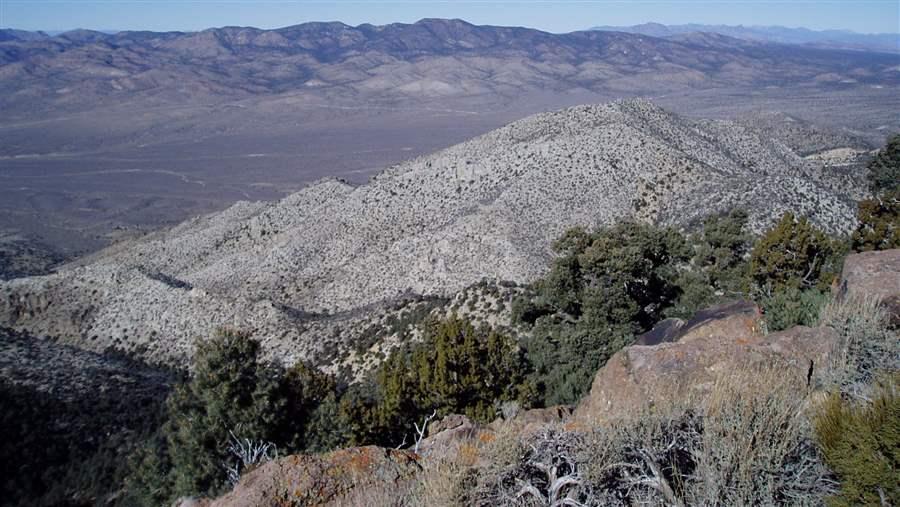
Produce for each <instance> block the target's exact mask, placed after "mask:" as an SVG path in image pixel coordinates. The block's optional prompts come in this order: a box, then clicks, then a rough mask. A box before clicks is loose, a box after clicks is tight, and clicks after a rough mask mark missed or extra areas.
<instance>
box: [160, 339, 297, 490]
mask: <svg viewBox="0 0 900 507" xmlns="http://www.w3.org/2000/svg"><path fill="white" fill-rule="evenodd" d="M259 352H260V349H259V342H257V341H255V340H252V339H251V338H250V337H249V335H247V334H246V333H241V332H235V331H222V332H220V333H219V335H218V336H217V337H216V338H215V339H212V340H206V341H201V342H200V343H198V344H197V349H196V352H195V355H194V372H193V375H192V376H191V379H190V381H189V382H188V383H186V384H183V385H181V386H178V387H176V388H175V391H174V392H173V393H172V395H171V396H170V397H169V400H168V403H167V405H168V413H169V420H168V421H167V423H166V424H165V426H164V429H163V432H164V434H165V436H166V445H167V448H168V450H169V459H170V460H171V463H172V468H171V470H170V472H169V473H170V475H171V477H172V486H173V493H174V495H175V496H182V495H195V494H198V493H202V494H208V495H211V494H216V493H219V492H221V491H222V489H223V487H224V486H225V471H224V468H223V465H224V464H225V463H226V462H228V461H229V460H230V459H231V456H229V455H228V454H227V451H226V449H225V443H226V442H227V441H228V436H229V432H230V431H233V432H234V433H235V434H236V435H238V436H239V437H240V438H249V439H251V440H265V441H271V440H272V428H273V427H274V426H275V423H276V421H275V417H276V415H277V414H278V412H279V410H280V409H281V408H282V407H283V404H284V402H283V399H277V398H276V395H277V387H278V386H277V379H276V377H275V375H273V372H272V371H271V370H270V369H269V368H266V367H265V366H264V365H262V364H261V363H259V361H258V359H259Z"/></svg>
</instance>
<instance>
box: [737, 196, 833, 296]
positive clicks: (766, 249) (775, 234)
mask: <svg viewBox="0 0 900 507" xmlns="http://www.w3.org/2000/svg"><path fill="white" fill-rule="evenodd" d="M844 253H845V252H844V247H843V246H842V244H841V243H840V242H839V241H836V240H833V239H831V238H829V237H828V236H827V235H826V234H825V233H824V232H822V231H820V230H819V229H817V228H816V227H814V226H813V225H812V224H810V223H809V221H808V220H807V219H806V217H800V218H795V217H794V214H793V213H790V212H788V213H785V214H784V215H783V216H782V217H781V219H780V220H779V221H778V223H777V224H775V226H774V227H772V228H771V229H769V230H768V231H766V233H765V234H763V236H762V237H761V238H760V239H759V240H758V241H757V242H756V244H755V245H754V246H753V251H752V252H751V254H750V267H749V271H750V272H749V281H750V285H751V287H750V288H751V290H752V291H753V292H755V293H756V294H767V293H769V294H770V293H772V292H775V291H779V290H783V289H787V288H795V289H808V288H813V287H815V288H818V289H820V290H827V289H828V288H829V286H830V285H831V283H832V281H833V280H834V278H835V277H836V276H837V275H838V274H839V273H840V269H841V263H842V261H843V255H844Z"/></svg>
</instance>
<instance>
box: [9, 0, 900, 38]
mask: <svg viewBox="0 0 900 507" xmlns="http://www.w3.org/2000/svg"><path fill="white" fill-rule="evenodd" d="M761 7H764V8H761ZM423 18H442V19H464V20H466V21H467V22H470V23H473V24H476V25H494V26H522V27H527V28H535V29H539V30H544V31H547V32H551V33H567V32H573V31H579V30H588V29H590V28H591V27H593V26H604V25H605V26H632V25H639V24H644V23H660V24H664V25H684V24H705V25H728V26H745V27H772V26H778V27H786V28H806V29H809V30H814V31H823V30H842V31H850V32H854V33H859V34H896V33H900V26H898V23H900V22H898V19H900V4H898V3H897V2H894V1H893V0H888V1H883V0H861V1H855V2H851V1H847V0H831V1H803V0H801V1H790V2H789V1H785V0H715V1H710V0H636V1H631V2H626V1H624V0H562V1H558V2H551V1H546V0H529V1H492V0H462V1H456V2H449V1H447V0H393V1H387V2H374V1H368V0H350V1H333V2H324V1H319V0H311V1H304V0H264V1H259V2H246V1H243V0H186V1H182V2H172V1H169V0H152V1H151V0H143V1H141V0H118V1H115V0H28V1H24V0H4V1H3V2H0V27H4V28H12V29H18V30H29V31H44V32H54V33H59V32H65V31H69V30H73V29H79V28H80V29H88V30H97V31H112V32H115V31H139V30H149V31H188V32H193V31H200V30H205V29H208V28H215V27H223V26H246V27H256V28H261V29H273V28H280V27H284V26H291V25H297V24H302V23H305V22H311V21H339V22H342V23H345V24H347V25H351V26H358V25H360V24H366V23H368V24H373V25H387V24H391V23H413V22H415V21H417V20H420V19H423Z"/></svg>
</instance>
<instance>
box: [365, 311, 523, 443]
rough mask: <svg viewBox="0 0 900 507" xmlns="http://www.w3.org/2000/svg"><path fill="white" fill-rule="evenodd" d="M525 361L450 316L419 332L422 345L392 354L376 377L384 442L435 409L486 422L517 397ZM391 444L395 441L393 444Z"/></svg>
mask: <svg viewBox="0 0 900 507" xmlns="http://www.w3.org/2000/svg"><path fill="white" fill-rule="evenodd" d="M524 372H525V363H524V360H523V358H522V355H521V353H520V352H519V351H518V350H517V347H516V346H515V344H514V342H513V341H512V340H511V339H510V338H509V337H507V336H504V335H502V334H499V333H498V332H496V331H493V330H491V329H489V328H487V327H481V328H478V329H476V328H475V327H474V326H473V325H472V323H471V322H470V321H468V320H466V319H462V318H459V317H457V316H456V315H452V316H450V317H449V318H448V319H446V320H443V321H437V322H433V323H431V324H430V325H428V326H426V328H425V337H424V340H423V343H421V344H416V345H411V346H409V347H406V348H402V349H398V350H395V351H394V352H393V353H392V354H391V356H390V357H389V358H388V360H387V361H386V362H385V363H384V364H383V365H382V366H381V368H380V369H379V370H378V373H377V385H378V391H379V394H380V399H379V405H378V410H377V412H378V418H379V423H380V425H381V426H382V428H383V431H382V432H381V435H382V439H383V438H385V437H386V438H387V439H388V440H387V441H386V442H385V441H384V440H381V441H382V442H384V443H392V442H393V440H397V441H398V442H399V441H400V439H402V437H403V435H404V434H405V433H406V432H407V431H408V429H409V427H410V426H411V424H412V422H414V421H415V422H420V421H421V420H422V418H423V417H424V416H426V415H429V414H431V413H432V411H434V410H437V412H438V413H439V414H441V415H445V414H448V413H460V414H466V415H468V416H469V417H471V418H473V419H475V420H479V421H483V422H487V421H489V420H491V419H493V418H494V417H496V415H497V409H498V407H499V404H500V402H502V401H506V400H515V399H523V401H525V402H526V403H527V402H528V400H527V399H525V398H527V392H528V391H527V389H525V388H524V387H523V383H524ZM394 445H396V443H394Z"/></svg>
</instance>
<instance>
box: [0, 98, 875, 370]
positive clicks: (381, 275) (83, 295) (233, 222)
mask: <svg viewBox="0 0 900 507" xmlns="http://www.w3.org/2000/svg"><path fill="white" fill-rule="evenodd" d="M817 142H819V146H818V148H819V149H838V148H845V149H846V150H849V153H851V154H853V153H859V152H858V150H856V149H855V148H854V147H853V146H846V143H844V140H842V139H841V138H835V139H834V142H833V143H826V142H824V141H822V140H818V141H817ZM804 154H806V153H804ZM807 155H808V154H807ZM853 172H854V171H853V169H852V167H850V166H842V167H838V168H835V167H834V166H829V167H827V168H826V167H825V165H824V164H823V163H822V162H821V161H819V160H816V159H814V158H809V157H806V158H804V157H801V156H800V155H799V154H798V153H797V152H796V151H795V149H791V147H790V146H789V145H788V144H786V143H785V142H782V141H781V140H780V139H778V138H774V137H772V136H771V135H769V133H767V132H766V131H764V130H762V129H758V128H755V127H754V126H752V125H750V124H745V123H734V122H725V121H694V120H687V119H684V118H680V117H678V116H675V115H672V114H670V113H668V112H666V111H664V110H662V109H660V108H658V107H656V106H654V105H653V104H652V103H650V102H647V101H643V100H629V101H619V102H614V103H609V104H603V105H594V106H579V107H574V108H570V109H565V110H561V111H557V112H551V113H545V114H539V115H536V116H532V117H529V118H526V119H523V120H520V121H517V122H515V123H512V124H510V125H508V126H506V127H503V128H501V129H498V130H495V131H492V132H490V133H488V134H486V135H484V136H481V137H479V138H476V139H473V140H471V141H469V142H466V143H463V144H461V145H457V146H454V147H451V148H449V149H446V150H443V151H441V152H438V153H435V154H433V155H431V156H427V157H422V158H418V159H415V160H411V161H409V162H406V163H403V164H400V165H397V166H394V167H392V168H389V169H388V170H386V171H384V172H383V173H382V174H380V175H378V176H377V177H375V178H373V179H372V181H370V182H369V183H368V184H366V185H363V186H359V187H353V186H351V185H349V184H346V183H343V182H341V181H335V180H325V181H321V182H319V183H317V184H314V185H311V186H309V187H308V188H306V189H304V190H302V191H300V192H298V193H296V194H294V195H291V196H290V197H287V198H285V199H283V200H281V201H279V202H256V203H250V202H241V203H238V204H236V205H234V206H232V207H231V208H229V209H227V210H226V211H224V212H221V213H216V214H212V215H208V216H203V217H197V218H195V219H193V220H189V221H187V222H185V223H183V224H181V225H179V226H177V227H175V228H173V229H171V230H167V231H163V232H159V233H155V234H151V235H148V236H146V237H144V238H141V239H139V240H134V241H127V242H123V243H120V244H117V245H115V246H113V247H110V248H108V249H106V250H103V251H101V252H99V253H97V254H95V255H93V256H91V257H89V258H87V259H84V260H82V261H80V262H78V263H74V264H70V265H66V266H63V267H62V268H60V269H59V271H58V272H57V273H55V274H52V275H49V276H42V277H32V278H23V279H18V280H12V281H9V282H4V283H3V284H2V285H0V324H2V325H6V326H10V327H13V328H16V329H19V330H27V331H29V332H31V333H33V334H38V335H45V336H51V337H57V338H59V339H61V340H63V341H64V342H68V343H72V344H77V345H78V346H81V347H85V348H88V349H94V350H103V349H106V348H108V347H114V348H119V349H124V350H128V351H134V352H139V353H141V354H143V355H145V356H146V357H148V358H150V359H153V360H159V361H172V362H176V363H179V362H181V361H183V360H184V359H185V358H186V357H187V356H189V355H190V354H191V343H192V340H193V339H194V338H196V337H199V336H208V335H210V334H211V333H212V332H213V330H214V329H215V328H217V327H219V326H236V327H240V328H244V329H251V330H254V331H255V334H256V336H258V337H259V338H260V339H261V340H262V342H263V343H264V346H265V347H267V350H268V352H269V354H271V355H272V356H273V357H276V358H279V359H281V360H284V361H288V362H290V361H293V360H296V359H299V358H307V359H314V360H316V361H317V362H321V361H322V359H323V357H325V356H328V355H329V354H333V351H334V348H335V347H345V348H346V347H348V346H349V344H347V343H345V342H346V341H347V340H348V339H349V338H348V337H347V336H346V335H342V334H340V333H338V332H336V331H334V329H335V328H333V327H331V326H330V323H333V322H334V321H335V320H339V319H359V318H362V316H364V315H366V314H367V313H369V312H370V311H371V310H372V309H373V308H376V307H377V306H378V305H379V304H382V303H384V302H391V301H396V300H398V299H402V298H404V297H409V296H412V295H430V296H444V297H447V296H451V295H453V294H454V293H455V292H456V291H459V290H460V289H462V288H464V287H466V286H469V285H471V284H472V283H474V282H477V281H479V280H481V279H483V278H488V279H494V280H513V281H517V282H528V281H530V280H533V279H534V278H536V277H537V276H539V275H540V274H541V273H542V271H543V269H544V266H546V265H547V261H548V260H549V258H550V254H551V252H550V244H551V242H552V241H553V240H554V239H555V238H556V237H557V236H558V235H559V234H560V233H561V232H562V231H563V230H565V229H566V228H568V227H570V226H573V225H583V226H594V225H598V224H606V223H612V222H614V221H616V220H619V219H622V218H625V217H635V218H638V219H641V220H647V221H654V222H659V223H663V224H674V225H678V226H690V225H692V224H694V223H696V222H697V221H698V220H700V219H701V218H702V217H704V216H706V215H708V214H710V213H714V212H717V211H725V210H730V209H733V208H737V207H742V208H745V209H747V210H749V212H750V214H751V225H752V227H753V228H755V229H756V230H760V229H761V228H762V227H764V226H766V225H768V224H770V223H771V222H772V221H773V219H774V217H775V216H776V215H779V214H781V213H782V212H783V211H785V210H793V211H795V212H797V213H799V214H802V215H807V216H809V217H810V218H811V220H812V221H813V222H814V223H815V224H816V225H818V226H820V227H822V228H824V229H825V230H828V231H830V232H841V231H847V230H849V229H850V228H851V227H852V226H853V224H854V214H855V203H854V200H853V199H854V197H856V196H858V195H862V193H863V192H864V190H863V189H862V187H861V186H860V184H859V183H858V175H856V176H854V174H853Z"/></svg>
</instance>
